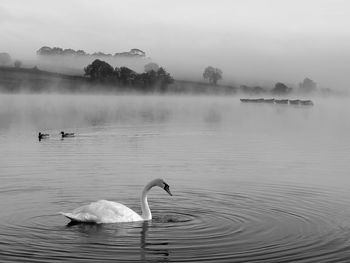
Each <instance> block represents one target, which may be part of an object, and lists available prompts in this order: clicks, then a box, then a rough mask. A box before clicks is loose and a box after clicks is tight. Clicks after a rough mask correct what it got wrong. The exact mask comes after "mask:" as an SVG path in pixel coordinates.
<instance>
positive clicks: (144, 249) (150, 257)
mask: <svg viewBox="0 0 350 263" xmlns="http://www.w3.org/2000/svg"><path fill="white" fill-rule="evenodd" d="M150 224H151V222H149V221H144V222H142V230H141V233H140V234H141V242H140V248H141V258H140V260H141V261H142V262H145V261H154V262H169V250H168V249H166V248H164V247H168V245H169V243H168V242H147V233H148V228H149V225H150Z"/></svg>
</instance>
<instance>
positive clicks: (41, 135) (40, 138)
mask: <svg viewBox="0 0 350 263" xmlns="http://www.w3.org/2000/svg"><path fill="white" fill-rule="evenodd" d="M49 136H50V134H47V133H41V132H39V134H38V139H39V141H41V140H42V139H46V138H48V137H49Z"/></svg>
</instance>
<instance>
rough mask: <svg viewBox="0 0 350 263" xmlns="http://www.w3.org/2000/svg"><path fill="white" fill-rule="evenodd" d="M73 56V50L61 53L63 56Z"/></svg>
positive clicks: (69, 49) (65, 50)
mask: <svg viewBox="0 0 350 263" xmlns="http://www.w3.org/2000/svg"><path fill="white" fill-rule="evenodd" d="M75 54H76V52H75V50H73V49H71V48H67V49H64V50H63V51H62V55H64V56H74V55H75Z"/></svg>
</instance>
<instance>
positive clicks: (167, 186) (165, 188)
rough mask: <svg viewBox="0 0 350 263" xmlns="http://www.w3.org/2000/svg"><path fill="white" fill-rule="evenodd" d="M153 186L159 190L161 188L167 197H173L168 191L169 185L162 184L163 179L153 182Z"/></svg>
mask: <svg viewBox="0 0 350 263" xmlns="http://www.w3.org/2000/svg"><path fill="white" fill-rule="evenodd" d="M155 185H156V186H159V187H160V188H163V189H164V190H165V191H166V192H167V193H168V194H169V195H171V196H172V195H173V194H172V193H171V192H170V189H169V185H168V184H167V183H166V182H164V180H163V179H156V180H155Z"/></svg>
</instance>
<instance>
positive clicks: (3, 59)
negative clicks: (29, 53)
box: [0, 52, 11, 66]
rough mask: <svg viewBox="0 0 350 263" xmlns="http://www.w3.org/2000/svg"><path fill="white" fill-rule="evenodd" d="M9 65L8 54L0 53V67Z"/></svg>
mask: <svg viewBox="0 0 350 263" xmlns="http://www.w3.org/2000/svg"><path fill="white" fill-rule="evenodd" d="M10 63H11V56H10V54H9V53H5V52H3V53H0V65H2V66H5V65H9V64H10Z"/></svg>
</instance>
